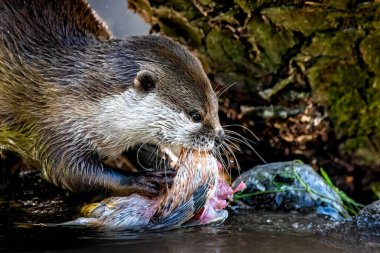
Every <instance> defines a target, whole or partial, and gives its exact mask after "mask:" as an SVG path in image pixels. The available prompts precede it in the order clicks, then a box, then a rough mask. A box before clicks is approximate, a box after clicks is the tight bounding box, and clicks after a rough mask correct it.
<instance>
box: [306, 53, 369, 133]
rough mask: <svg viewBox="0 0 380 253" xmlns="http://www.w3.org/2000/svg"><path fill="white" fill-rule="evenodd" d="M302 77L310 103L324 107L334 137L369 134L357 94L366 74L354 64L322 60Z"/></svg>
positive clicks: (366, 116) (364, 109)
mask: <svg viewBox="0 0 380 253" xmlns="http://www.w3.org/2000/svg"><path fill="white" fill-rule="evenodd" d="M306 74H307V78H308V80H309V82H310V85H311V87H312V89H313V97H314V100H315V101H316V102H318V103H321V104H324V105H326V106H327V109H328V112H329V116H330V118H331V119H332V121H333V123H334V126H335V132H336V134H337V136H338V137H343V136H354V135H366V134H369V133H371V132H372V130H373V121H371V120H370V115H369V112H368V107H367V104H366V102H365V101H364V100H363V97H362V94H360V92H361V91H362V89H364V88H365V86H366V78H367V74H366V73H365V72H364V71H363V70H361V69H360V67H359V66H358V65H357V64H348V63H347V62H345V61H343V60H332V59H330V58H327V57H322V58H321V59H319V60H318V61H317V62H316V63H315V64H314V65H313V66H312V67H311V68H309V69H308V70H307V73H306Z"/></svg>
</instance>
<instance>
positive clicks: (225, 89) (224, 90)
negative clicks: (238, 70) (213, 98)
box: [217, 82, 237, 98]
mask: <svg viewBox="0 0 380 253" xmlns="http://www.w3.org/2000/svg"><path fill="white" fill-rule="evenodd" d="M235 84H237V82H233V83H231V84H230V85H228V86H227V87H226V88H224V89H223V90H222V91H221V92H220V93H219V94H218V96H217V97H218V98H220V96H221V95H223V93H224V92H226V91H227V90H229V89H230V88H231V87H232V86H234V85H235Z"/></svg>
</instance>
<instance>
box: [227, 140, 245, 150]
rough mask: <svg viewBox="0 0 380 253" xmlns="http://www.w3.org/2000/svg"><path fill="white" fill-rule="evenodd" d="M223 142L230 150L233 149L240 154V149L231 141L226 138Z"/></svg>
mask: <svg viewBox="0 0 380 253" xmlns="http://www.w3.org/2000/svg"><path fill="white" fill-rule="evenodd" d="M224 141H225V142H226V143H227V144H228V145H230V146H231V147H232V148H234V149H235V150H236V151H239V152H241V149H240V147H239V146H238V145H237V144H235V143H234V142H233V141H231V140H229V139H228V138H225V139H224Z"/></svg>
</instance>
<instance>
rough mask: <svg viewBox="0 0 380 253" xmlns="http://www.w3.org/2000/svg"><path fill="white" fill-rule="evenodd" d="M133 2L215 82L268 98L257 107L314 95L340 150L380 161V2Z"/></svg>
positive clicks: (297, 102) (376, 163)
mask: <svg viewBox="0 0 380 253" xmlns="http://www.w3.org/2000/svg"><path fill="white" fill-rule="evenodd" d="M129 3H130V6H131V7H132V8H134V9H135V10H137V12H139V13H141V14H142V15H144V16H146V15H148V16H149V18H146V20H148V21H149V22H150V23H152V24H153V25H154V26H153V29H154V30H156V31H161V32H163V33H165V34H167V35H169V36H170V37H173V38H174V39H176V40H178V41H180V42H181V43H183V44H185V45H187V46H189V47H190V48H192V49H193V50H194V51H195V52H196V54H197V55H198V56H200V59H201V61H202V63H203V64H204V66H205V67H206V69H207V70H209V71H210V73H212V74H213V75H212V76H213V77H214V79H215V80H217V81H219V82H221V83H225V84H231V83H234V82H237V83H238V85H237V86H235V88H236V89H239V88H240V87H245V88H246V89H247V90H248V91H250V92H252V93H251V94H252V95H251V96H253V97H260V98H261V99H264V100H265V102H263V101H261V100H258V102H256V100H253V99H252V100H250V105H253V106H258V107H260V108H261V107H262V106H268V108H269V107H276V106H277V105H280V106H284V105H285V106H286V107H289V101H286V99H285V95H284V94H286V93H289V92H293V93H300V94H308V93H309V94H310V97H309V98H305V99H298V100H294V101H293V105H292V106H294V107H297V108H298V107H299V105H300V104H305V103H306V102H305V100H308V99H311V100H312V102H313V103H315V104H316V105H317V106H318V105H322V106H324V108H325V109H326V111H327V114H328V116H329V117H328V120H329V121H330V123H331V126H332V128H329V129H333V133H332V134H331V133H328V136H333V138H334V140H335V139H337V141H338V142H339V145H338V146H340V148H339V150H340V154H341V155H342V156H343V157H345V158H346V159H347V160H349V161H352V160H350V159H351V158H353V159H354V160H355V161H358V162H359V163H362V164H367V165H374V166H380V162H379V161H378V159H375V157H376V155H379V156H380V153H379V147H378V145H377V144H376V145H375V144H373V143H372V144H369V142H368V141H370V142H372V141H374V140H375V139H374V137H373V136H378V135H379V134H380V95H379V94H380V92H379V89H380V88H379V86H380V81H379V80H380V79H379V77H380V43H379V41H380V3H379V1H366V2H362V1H361V2H358V1H352V0H323V1H305V0H292V1H274V0H260V1H250V0H234V1H220V0H214V1H211V0H194V1H191V2H189V1H182V0H169V1H161V0H130V1H129ZM303 97H305V96H304V95H303ZM304 108H305V110H306V109H307V107H304ZM301 113H305V112H301ZM250 115H251V116H252V114H250ZM254 117H261V116H260V115H254ZM300 118H302V117H300ZM293 120H294V119H293ZM268 124H273V122H267V123H266V125H265V126H264V127H267V126H268ZM273 135H275V133H273ZM264 138H269V139H271V138H272V137H271V136H265V137H264ZM272 142H276V141H274V140H273V141H272ZM375 142H377V141H375Z"/></svg>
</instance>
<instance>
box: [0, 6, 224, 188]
mask: <svg viewBox="0 0 380 253" xmlns="http://www.w3.org/2000/svg"><path fill="white" fill-rule="evenodd" d="M142 68H145V69H147V70H149V71H151V72H152V73H154V75H155V77H154V78H156V79H157V81H156V83H155V84H154V85H155V87H154V91H155V92H156V93H157V97H156V99H157V100H156V101H160V102H161V103H162V104H165V105H166V106H168V108H171V110H173V111H175V112H177V113H185V114H188V113H190V112H191V111H193V110H197V111H199V112H200V113H201V114H202V116H203V121H202V127H201V129H200V130H199V131H197V132H194V133H193V134H191V135H189V136H191V137H189V136H188V137H186V138H185V137H183V138H182V140H181V142H184V143H187V142H189V143H192V142H194V143H195V144H197V145H199V147H201V146H202V143H203V142H202V141H200V140H201V139H202V138H203V139H202V140H203V141H205V140H204V139H207V140H208V141H210V140H211V141H212V140H213V138H214V137H215V135H216V133H217V131H218V130H220V129H221V128H220V124H219V120H218V116H217V100H216V97H215V94H214V92H213V91H212V88H211V85H210V83H209V81H208V79H207V76H206V75H205V73H204V71H203V70H202V67H201V65H200V63H199V61H198V60H197V59H196V58H195V57H193V56H192V55H191V54H190V53H189V52H188V51H187V50H186V49H184V48H183V47H181V46H179V45H178V44H177V43H175V42H173V41H171V40H168V39H164V38H162V37H159V36H139V37H131V38H128V39H127V40H125V41H122V40H117V39H114V38H112V36H111V34H110V33H109V32H108V30H107V27H106V26H105V25H104V24H103V23H102V22H101V21H100V19H99V18H97V16H96V15H95V14H94V13H93V11H92V10H91V8H90V7H89V6H88V5H87V3H85V2H84V1H80V0H61V1H51V0H28V1H24V0H0V128H6V129H7V130H9V129H10V130H11V131H15V132H18V133H22V134H23V135H24V136H25V139H28V140H30V142H31V143H32V145H33V146H34V147H35V150H34V152H32V153H31V154H30V156H33V157H30V158H31V159H34V160H37V161H38V162H39V163H40V166H41V167H42V170H43V174H44V176H45V178H47V179H48V180H49V181H51V182H53V183H55V184H56V185H59V186H61V187H64V188H66V189H69V190H72V191H93V190H103V191H108V192H112V193H115V194H121V195H123V194H130V193H133V192H138V193H147V194H148V195H149V194H157V193H158V189H157V187H162V186H165V185H166V183H167V182H169V183H170V182H171V181H170V180H171V179H170V177H171V176H172V174H170V171H169V172H165V175H166V174H167V176H168V177H169V179H168V178H166V177H165V176H164V174H163V172H152V173H145V174H141V175H135V174H134V175H130V174H125V173H121V172H118V171H115V170H113V169H111V168H108V167H106V166H105V165H103V164H102V163H101V158H102V157H103V156H107V155H109V153H104V154H103V153H102V152H103V150H105V148H104V147H107V145H109V144H108V143H107V136H104V134H103V135H100V133H98V132H97V130H94V127H93V126H97V127H98V128H97V129H103V128H104V129H107V128H108V127H109V126H107V125H106V124H105V125H104V126H102V125H101V126H99V124H100V123H97V122H96V120H95V119H96V116H98V114H99V111H98V110H99V104H100V102H102V101H108V100H105V99H106V98H107V97H109V98H113V97H114V96H117V95H120V94H123V92H125V91H128V90H129V89H131V88H133V89H137V88H138V87H133V85H134V83H136V81H135V80H136V78H137V77H136V76H137V74H138V73H139V71H141V70H142ZM144 92H145V93H144ZM148 92H149V91H143V90H142V91H141V94H140V93H138V94H140V95H139V96H141V97H144V96H145V94H146V93H148ZM109 101H112V99H111V100H109ZM151 106H153V107H154V106H155V105H154V104H153V105H151ZM119 109H120V110H121V109H123V108H119ZM119 109H118V108H115V110H119ZM142 110H144V108H142ZM136 114H137V115H136V116H139V115H138V113H137V112H136ZM165 117H166V115H165ZM147 120H149V119H147ZM111 121H112V120H111ZM111 121H110V122H111ZM152 123H154V122H152ZM97 124H98V125H97ZM110 124H112V122H111V123H110ZM126 125H127V126H128V122H126ZM144 127H146V128H148V127H149V126H144ZM145 130H147V129H145ZM174 130H176V129H174ZM204 136H206V137H204ZM201 137H202V138H201ZM113 138H114V140H115V141H116V140H117V136H116V137H113ZM155 138H157V140H159V141H160V143H159V141H157V140H155V141H152V142H155V144H165V143H168V144H171V141H172V139H171V138H172V137H168V138H167V139H164V138H163V137H162V136H157V137H155ZM160 138H161V139H160ZM179 138H181V136H180V137H179ZM161 142H162V143H161ZM16 145H17V144H16ZM18 145H19V146H20V147H22V146H23V144H22V143H18ZM127 146H128V145H127ZM0 148H1V143H0ZM119 148H122V146H120V147H119ZM118 151H119V150H118ZM110 152H113V149H111V151H110ZM115 152H116V151H115ZM115 155H118V154H115Z"/></svg>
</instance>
